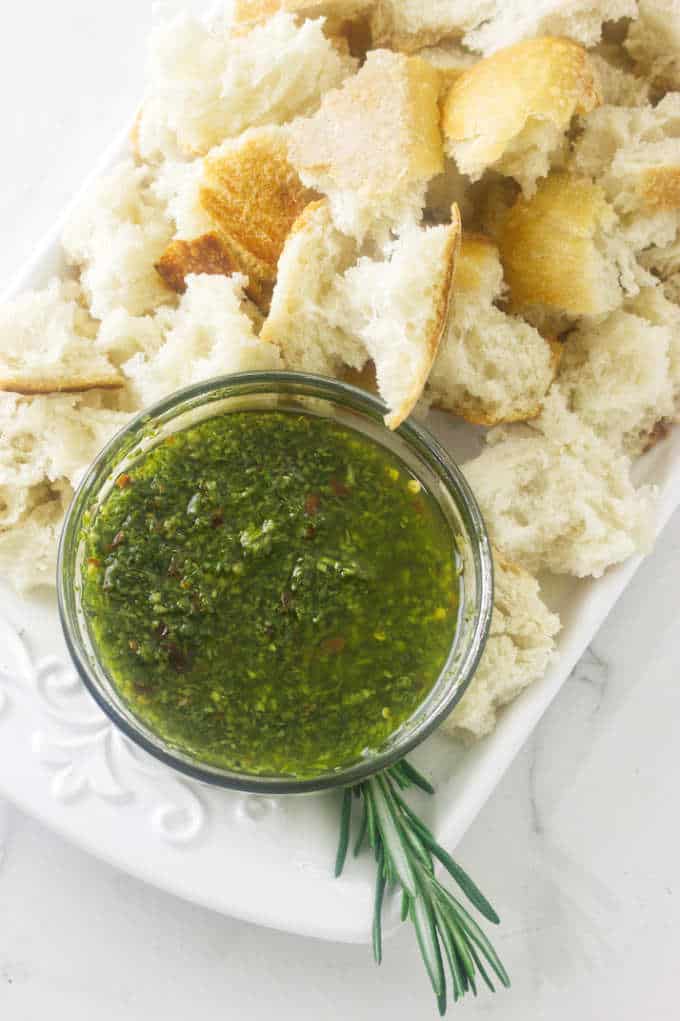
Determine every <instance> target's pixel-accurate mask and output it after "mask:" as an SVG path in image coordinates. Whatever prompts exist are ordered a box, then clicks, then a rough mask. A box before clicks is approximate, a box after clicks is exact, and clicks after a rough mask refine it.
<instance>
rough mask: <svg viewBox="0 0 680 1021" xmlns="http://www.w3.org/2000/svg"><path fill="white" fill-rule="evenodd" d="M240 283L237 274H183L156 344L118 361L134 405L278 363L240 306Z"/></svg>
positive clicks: (275, 351)
mask: <svg viewBox="0 0 680 1021" xmlns="http://www.w3.org/2000/svg"><path fill="white" fill-rule="evenodd" d="M244 285H245V278H244V277H242V276H238V275H236V276H231V277H224V276H209V275H202V276H190V277H188V278H187V289H186V292H185V293H184V294H183V295H182V298H181V301H180V303H179V307H178V308H177V309H176V310H168V311H165V312H163V313H161V317H162V326H163V342H162V344H161V345H160V346H159V347H157V348H156V349H155V350H154V349H153V348H152V350H151V352H144V351H140V352H139V353H137V354H135V355H134V356H133V357H132V358H131V359H130V360H129V361H127V362H125V364H124V365H123V372H124V373H125V375H126V376H127V377H128V378H129V380H130V385H131V388H132V391H133V394H134V395H135V397H136V399H137V401H138V403H139V405H140V406H142V407H143V406H145V405H147V404H151V403H153V402H154V401H156V400H160V398H161V397H165V396H166V395H167V394H169V393H172V391H173V390H178V389H179V388H180V387H182V386H188V385H189V384H190V383H198V382H200V381H201V380H204V379H210V378H212V377H213V376H222V375H226V374H228V373H231V372H244V371H247V370H255V369H276V368H279V367H280V364H281V359H280V356H279V352H278V349H277V348H276V347H275V346H274V345H273V344H267V343H265V342H264V341H262V340H260V339H259V338H258V337H257V336H256V335H255V333H254V331H253V325H252V322H251V320H250V319H249V317H248V316H247V315H246V313H245V312H244V310H243V287H244Z"/></svg>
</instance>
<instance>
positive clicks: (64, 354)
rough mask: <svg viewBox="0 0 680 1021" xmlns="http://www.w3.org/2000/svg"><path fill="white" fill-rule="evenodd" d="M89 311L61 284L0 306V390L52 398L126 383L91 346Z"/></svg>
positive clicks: (93, 345) (103, 355)
mask: <svg viewBox="0 0 680 1021" xmlns="http://www.w3.org/2000/svg"><path fill="white" fill-rule="evenodd" d="M93 325H94V327H95V332H96V324H93V323H92V322H91V321H89V317H88V315H87V313H86V311H85V310H84V309H83V308H82V307H81V306H80V305H79V304H78V302H77V301H76V299H75V297H74V296H73V293H72V291H71V289H70V288H69V287H68V285H63V284H61V283H60V282H59V281H58V280H56V279H55V280H52V281H51V283H50V284H49V285H48V286H47V287H46V288H44V290H41V291H26V292H25V293H23V294H20V295H19V296H18V297H17V298H15V299H14V300H13V301H9V302H6V303H5V304H3V305H0V390H5V391H11V392H13V393H20V394H48V393H58V392H60V391H62V392H70V393H77V392H80V391H84V390H95V389H116V388H118V387H121V386H123V383H124V380H123V377H122V376H121V375H120V373H119V372H118V370H117V369H116V367H115V365H113V364H112V363H111V361H109V359H108V357H107V356H106V355H105V354H104V353H102V352H101V351H99V350H98V349H97V347H96V346H95V343H94V341H93V332H92V326H93Z"/></svg>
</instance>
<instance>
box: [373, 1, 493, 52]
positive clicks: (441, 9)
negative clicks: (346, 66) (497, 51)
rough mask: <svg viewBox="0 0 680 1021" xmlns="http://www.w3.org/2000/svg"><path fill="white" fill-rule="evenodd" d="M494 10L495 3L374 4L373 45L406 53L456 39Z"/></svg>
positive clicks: (390, 2)
mask: <svg viewBox="0 0 680 1021" xmlns="http://www.w3.org/2000/svg"><path fill="white" fill-rule="evenodd" d="M495 7H496V0H429V2H428V3H423V0H376V2H375V4H374V6H373V13H372V17H371V32H372V35H373V45H374V46H388V47H390V48H391V49H394V50H401V51H403V52H404V53H409V52H414V51H415V50H419V49H421V48H422V47H424V46H434V45H436V44H437V43H439V42H440V41H441V40H442V39H457V38H460V37H461V36H462V35H463V34H464V33H465V32H467V31H468V30H469V29H472V28H475V27H476V26H477V25H479V24H480V23H481V22H482V21H483V20H484V18H485V17H487V16H491V15H492V14H493V12H494V10H495Z"/></svg>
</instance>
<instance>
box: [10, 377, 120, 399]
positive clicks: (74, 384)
mask: <svg viewBox="0 0 680 1021" xmlns="http://www.w3.org/2000/svg"><path fill="white" fill-rule="evenodd" d="M123 386H124V381H123V379H122V377H121V376H120V374H119V373H117V372H111V373H110V374H109V375H102V376H92V377H91V378H90V379H83V377H82V376H72V377H69V376H57V375H55V376H50V374H49V372H48V373H46V374H45V376H44V377H43V378H42V379H38V380H35V379H28V378H22V376H13V377H12V376H2V377H1V378H0V391H1V392H2V393H13V394H21V395H22V396H24V397H36V396H38V395H40V394H60V393H63V394H79V393H86V392H87V391H88V390H120V389H121V387H123Z"/></svg>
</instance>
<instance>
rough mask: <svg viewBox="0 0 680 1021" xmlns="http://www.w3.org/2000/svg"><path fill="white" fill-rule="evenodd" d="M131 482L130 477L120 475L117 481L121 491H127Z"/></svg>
mask: <svg viewBox="0 0 680 1021" xmlns="http://www.w3.org/2000/svg"><path fill="white" fill-rule="evenodd" d="M131 482H132V479H131V478H130V476H129V475H126V474H123V475H119V476H118V478H117V479H116V485H117V486H118V488H119V489H126V488H127V487H128V486H129V485H130V483H131Z"/></svg>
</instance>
